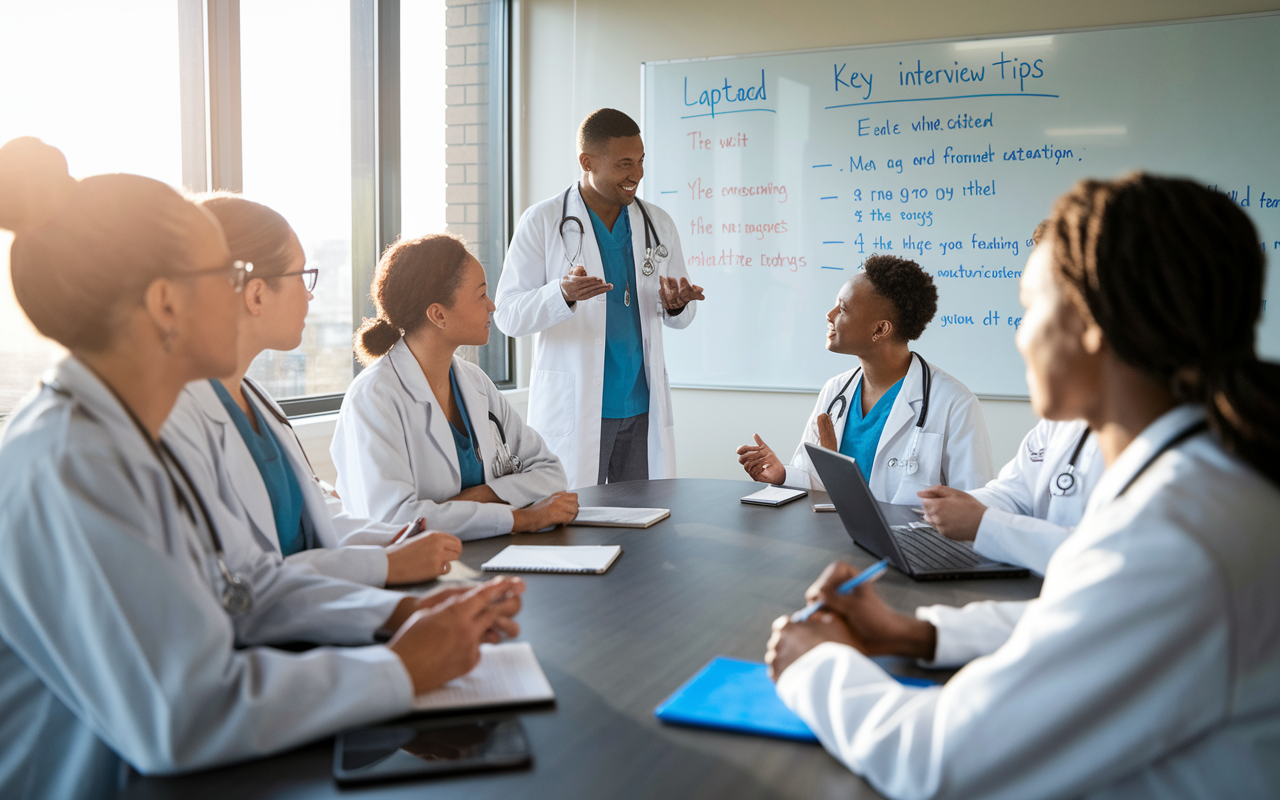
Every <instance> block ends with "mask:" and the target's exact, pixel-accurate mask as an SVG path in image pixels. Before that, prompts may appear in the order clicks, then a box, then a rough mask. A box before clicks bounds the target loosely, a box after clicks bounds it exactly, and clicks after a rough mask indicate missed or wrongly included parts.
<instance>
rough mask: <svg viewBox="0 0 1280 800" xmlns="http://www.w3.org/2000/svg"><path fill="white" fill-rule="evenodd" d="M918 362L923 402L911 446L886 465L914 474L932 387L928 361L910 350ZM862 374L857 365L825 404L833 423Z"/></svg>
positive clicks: (842, 412) (847, 410)
mask: <svg viewBox="0 0 1280 800" xmlns="http://www.w3.org/2000/svg"><path fill="white" fill-rule="evenodd" d="M911 355H912V356H914V357H915V358H916V359H917V360H919V362H920V382H921V384H922V385H923V387H924V402H922V403H921V404H920V416H919V417H918V418H917V419H916V429H915V430H914V431H912V432H911V447H910V448H909V449H908V451H907V457H906V458H903V459H898V458H890V459H889V463H888V466H890V467H902V468H903V469H905V470H906V472H907V474H908V475H915V474H916V473H917V472H918V471H919V470H920V460H919V459H918V458H916V451H917V450H919V448H920V432H921V430H922V429H923V428H924V423H925V420H926V419H928V418H929V394H930V390H931V389H932V388H933V375H932V374H931V373H930V372H929V363H928V362H927V361H925V360H924V356H922V355H920V354H919V353H916V352H914V351H913V352H912V353H911ZM861 374H862V367H858V368H857V369H855V370H854V371H853V374H852V375H850V376H849V380H847V381H845V382H844V386H842V387H841V388H840V393H839V394H837V395H836V396H835V397H834V398H832V400H831V402H830V403H828V404H827V416H828V417H831V421H832V422H833V423H835V422H838V421H839V420H840V418H841V417H843V416H844V415H845V414H847V413H848V412H849V400H848V399H847V398H846V397H845V393H846V392H848V391H849V387H850V386H852V385H853V382H854V381H855V380H857V378H858V376H859V375H861ZM836 403H839V404H840V411H839V412H838V413H836V414H832V413H831V412H832V411H833V410H834V409H835V407H836Z"/></svg>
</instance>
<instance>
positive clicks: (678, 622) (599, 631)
mask: <svg viewBox="0 0 1280 800" xmlns="http://www.w3.org/2000/svg"><path fill="white" fill-rule="evenodd" d="M756 488H758V487H757V486H756V485H754V484H751V483H747V482H743V481H724V480H702V479H677V480H662V481H647V482H634V483H620V484H613V485H610V486H597V487H591V488H589V489H584V490H581V492H580V498H581V502H582V504H583V505H614V506H636V507H639V506H654V507H661V508H669V509H671V517H670V518H669V519H667V520H664V521H662V522H660V523H658V524H657V525H654V526H653V527H652V528H649V529H648V530H626V529H615V528H579V527H567V528H563V529H559V530H556V531H552V532H549V533H542V534H526V535H523V536H519V537H514V536H500V537H497V538H494V539H485V540H482V541H475V542H468V543H466V545H465V547H464V548H463V555H462V560H463V561H464V562H465V563H466V564H468V565H470V566H472V567H475V568H479V566H480V565H481V564H482V563H484V562H485V561H486V560H488V559H489V558H490V557H491V556H492V555H494V554H495V553H497V552H498V551H499V550H501V549H502V548H504V547H506V546H507V545H509V544H512V543H513V542H516V541H518V542H519V543H522V544H620V545H622V549H623V555H622V557H621V558H620V559H619V560H618V561H617V563H615V564H614V566H613V568H612V569H611V570H610V571H609V572H608V573H607V574H605V575H599V576H596V575H537V574H529V575H525V576H524V578H525V580H526V581H528V584H529V588H528V591H527V593H526V594H525V605H524V611H523V612H522V613H521V615H520V618H519V621H520V623H521V625H522V626H523V635H522V638H524V639H526V640H528V641H529V642H532V643H533V646H534V649H535V651H536V652H537V654H538V658H539V660H540V661H541V662H542V666H543V669H544V670H545V671H546V673H547V677H548V678H549V679H550V681H551V684H552V686H554V687H555V690H556V695H557V702H556V705H555V706H554V707H552V708H546V709H540V710H532V711H524V712H521V713H520V717H521V719H522V720H523V722H524V725H525V729H526V731H527V732H528V734H529V738H530V741H531V743H532V746H533V752H534V764H533V766H532V767H531V768H529V769H526V770H518V771H514V772H509V773H496V772H495V773H482V774H475V775H465V776H457V777H446V778H436V779H431V780H428V781H418V782H408V783H399V784H386V785H383V786H377V787H370V788H366V789H360V790H351V789H346V790H339V789H338V787H337V786H336V785H335V784H334V783H333V780H332V777H331V766H332V757H333V756H332V753H333V740H332V738H328V739H324V740H322V741H320V742H317V743H315V744H313V745H310V746H307V747H303V748H300V749H297V750H294V751H291V752H288V753H284V754H282V755H278V756H274V757H271V758H265V759H260V760H258V761H253V762H249V763H246V764H241V765H237V766H232V767H227V768H223V769H217V770H210V771H208V772H203V773H199V774H195V775H190V776H185V777H180V778H148V779H144V780H141V781H139V782H137V783H135V784H133V785H131V786H130V787H129V789H128V790H126V791H125V793H124V794H123V795H122V796H124V797H128V798H182V800H193V798H200V797H215V796H216V797H219V798H225V797H242V798H252V797H284V796H288V797H337V796H339V795H341V796H343V797H348V796H355V795H358V796H361V797H364V796H366V795H368V796H377V797H388V798H390V797H410V796H419V795H429V796H430V797H433V798H467V799H468V800H478V799H479V798H504V800H509V799H511V798H549V797H556V798H603V797H609V798H621V797H660V798H663V799H664V800H670V799H672V798H682V797H733V798H773V797H778V798H782V797H804V798H825V797H832V798H834V797H840V798H858V797H877V796H878V795H876V793H875V792H874V791H873V790H872V789H871V788H870V787H869V786H868V785H867V784H866V783H865V782H863V781H862V780H861V779H860V778H858V777H856V776H854V775H852V774H851V773H849V772H848V771H847V770H846V769H845V768H844V767H843V766H841V765H840V763H839V762H837V761H836V760H835V759H833V758H831V757H830V756H828V755H827V754H826V753H825V752H824V751H823V750H822V748H821V747H819V746H818V745H811V744H798V743H792V742H784V741H776V740H772V739H764V738H757V737H751V736H742V735H736V734H729V733H719V732H714V731H707V730H694V729H687V728H677V727H671V726H667V725H664V724H662V723H660V722H658V721H657V720H656V719H654V717H653V709H654V708H655V707H656V706H657V705H658V704H659V703H660V702H661V701H662V700H663V699H665V698H666V697H667V696H668V695H669V694H671V692H673V691H674V690H675V689H676V688H677V687H679V686H680V685H681V684H682V683H683V682H684V681H686V680H687V679H688V678H689V677H690V676H692V675H693V674H694V673H695V672H696V671H697V670H698V669H699V668H701V667H702V666H703V665H704V664H706V663H707V662H708V661H709V660H711V659H712V658H713V657H715V656H717V655H726V656H735V657H738V658H748V659H754V660H762V659H763V658H764V650H765V642H766V641H767V639H768V636H769V625H770V623H771V622H772V621H773V620H774V619H775V618H776V617H778V616H780V615H782V614H785V613H789V612H790V611H793V610H795V609H796V608H799V607H800V606H802V605H803V604H804V599H803V594H804V589H805V587H806V586H808V585H809V583H810V582H812V581H813V579H814V578H815V577H817V575H818V573H819V572H820V571H821V570H822V568H823V567H824V566H825V565H826V564H827V563H829V562H830V561H832V560H835V559H844V560H847V561H849V562H850V563H852V564H854V565H855V566H859V567H865V566H867V565H869V564H871V563H872V562H873V561H875V559H874V557H873V556H871V555H870V554H869V553H867V552H865V551H863V550H861V549H860V548H858V547H857V546H856V545H854V544H853V543H852V541H850V539H849V538H848V536H847V535H846V534H845V532H844V528H843V526H841V524H840V520H839V518H838V517H837V516H836V515H835V514H830V513H823V514H818V513H814V511H813V510H812V503H813V502H815V501H818V502H825V501H826V500H827V498H826V496H825V495H822V494H819V493H811V495H810V496H809V497H807V498H802V499H800V500H797V501H794V502H792V503H790V504H788V505H786V506H783V507H781V508H768V507H762V506H752V505H746V504H743V503H740V502H739V498H740V497H742V496H743V495H746V494H749V493H750V492H752V491H754V490H755V489H756ZM877 588H878V590H879V591H880V592H881V594H882V596H883V597H884V598H885V599H886V600H887V601H888V602H889V603H890V604H891V605H893V606H895V607H897V608H899V609H902V610H904V611H909V610H911V609H913V608H915V607H916V606H918V605H928V604H933V603H948V604H952V605H959V604H963V603H967V602H969V601H972V600H981V599H1002V600H1015V599H1028V598H1031V597H1035V596H1036V595H1037V594H1038V593H1039V591H1040V581H1039V580H1038V579H1035V578H1027V579H1020V580H985V581H976V580H975V581H947V582H936V583H917V582H915V581H912V580H911V579H910V578H908V577H906V576H905V575H902V574H901V573H898V572H897V571H894V570H890V571H889V573H887V574H886V575H885V576H884V577H883V578H882V579H881V580H880V581H879V583H878V584H877ZM891 669H892V671H894V672H897V673H898V674H915V675H929V674H930V673H927V672H925V671H923V670H919V669H917V668H916V667H914V665H912V664H910V663H907V662H895V663H893V664H892V665H891ZM932 676H933V677H937V673H933V674H932Z"/></svg>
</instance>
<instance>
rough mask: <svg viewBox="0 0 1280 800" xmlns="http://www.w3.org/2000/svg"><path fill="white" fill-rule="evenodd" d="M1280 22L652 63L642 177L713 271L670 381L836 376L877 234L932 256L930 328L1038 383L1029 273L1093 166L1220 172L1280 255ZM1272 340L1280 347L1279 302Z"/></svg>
mask: <svg viewBox="0 0 1280 800" xmlns="http://www.w3.org/2000/svg"><path fill="white" fill-rule="evenodd" d="M1277 42H1280V16H1277V15H1267V14H1264V15H1250V16H1248V17H1232V18H1217V19H1209V20H1197V21H1193V22H1185V23H1170V24H1163V25H1154V26H1141V27H1123V28H1106V29H1096V30H1083V31H1069V32H1052V33H1040V34H1029V35H1019V36H1016V37H1006V38H991V39H977V40H965V41H931V42H917V43H909V44H893V45H878V46H868V47H855V48H847V49H834V50H822V51H807V52H793V53H778V54H767V55H753V56H733V57H725V58H716V59H700V60H688V61H670V62H651V63H646V64H644V65H643V68H642V78H643V98H644V110H643V130H644V137H645V147H646V151H647V152H646V159H645V168H646V177H645V180H644V182H643V184H642V193H643V194H642V196H643V197H644V199H645V200H647V201H649V202H651V203H654V204H657V205H659V206H661V207H662V208H664V209H666V210H667V211H668V212H669V213H670V214H671V215H672V217H673V219H674V220H675V222H676V225H677V228H678V229H679V231H680V240H681V245H682V247H683V251H684V257H685V261H686V264H687V265H688V268H689V273H690V275H691V276H692V278H693V280H694V281H695V282H696V283H699V284H701V285H703V286H704V287H705V288H706V295H707V300H706V302H704V303H700V304H699V308H698V318H697V320H696V321H695V323H694V324H693V325H690V326H689V327H688V328H686V329H684V330H680V331H671V332H669V333H668V334H667V336H668V346H667V348H666V349H667V354H666V359H667V369H668V372H669V374H670V378H671V382H672V384H673V385H676V386H687V387H711V388H757V389H768V390H780V391H788V390H791V391H815V390H817V389H819V388H820V387H821V386H822V384H823V383H824V382H825V381H826V380H827V379H828V378H830V377H831V376H832V375H834V374H836V373H838V372H840V371H842V370H844V369H847V368H848V367H849V366H850V360H849V359H848V358H846V357H841V356H836V355H833V354H831V353H828V352H827V351H826V350H825V333H826V320H825V315H826V313H827V311H828V310H829V309H830V308H831V306H832V305H833V303H834V299H835V296H836V293H837V292H838V290H839V288H840V286H841V285H842V284H843V283H844V282H845V281H846V280H848V279H849V278H850V277H851V276H852V275H854V274H855V273H856V271H857V270H858V269H859V268H860V265H861V263H862V261H863V260H864V259H865V258H866V257H867V256H868V255H870V254H872V253H877V252H879V253H892V254H895V255H899V256H904V257H908V258H913V259H914V260H916V261H917V262H918V263H920V265H921V266H922V267H924V268H925V269H926V270H927V271H928V272H929V273H931V274H932V275H933V276H934V283H935V285H936V286H937V287H938V295H939V298H938V313H937V315H936V316H935V317H934V320H933V322H932V323H931V324H930V325H929V328H928V329H927V330H926V332H925V334H924V336H922V337H921V338H920V340H919V341H918V342H917V343H916V345H915V349H917V350H919V351H920V352H921V353H922V354H923V355H924V356H925V357H926V358H927V359H928V360H929V361H931V362H933V363H934V364H936V365H938V366H939V367H941V368H942V369H944V370H946V371H947V372H950V373H951V374H953V375H955V376H956V377H957V378H959V379H960V380H961V381H963V382H964V383H965V384H966V385H967V386H969V388H970V389H971V390H972V391H973V392H975V393H976V394H979V395H983V396H996V397H1001V396H1003V397H1025V396H1026V395H1027V386H1026V380H1025V377H1024V368H1023V364H1022V360H1021V359H1020V358H1019V356H1018V353H1017V350H1016V349H1015V347H1014V343H1013V337H1014V333H1015V331H1016V328H1017V326H1018V324H1019V323H1020V320H1021V307H1020V305H1019V304H1018V290H1017V287H1018V277H1019V276H1020V274H1021V271H1022V269H1023V265H1024V264H1025V262H1026V259H1027V255H1028V251H1029V249H1030V242H1031V232H1032V230H1033V229H1034V228H1035V225H1036V223H1038V222H1039V221H1040V220H1041V219H1042V218H1043V217H1045V216H1046V215H1047V213H1048V211H1049V208H1050V206H1051V205H1052V203H1053V201H1054V199H1055V198H1056V197H1057V196H1058V195H1060V194H1061V193H1062V192H1064V191H1066V190H1067V189H1068V188H1069V187H1070V186H1071V184H1072V183H1073V182H1074V181H1075V180H1077V179H1078V178H1082V177H1086V176H1097V177H1113V176H1117V175H1119V174H1121V173H1123V172H1126V171H1128V170H1132V169H1143V170H1148V171H1151V172H1156V173H1163V174H1176V175H1184V176H1188V177H1192V178H1194V179H1196V180H1198V181H1201V182H1203V183H1204V184H1206V185H1213V186H1216V187H1218V188H1219V189H1221V190H1222V191H1224V192H1227V193H1228V194H1230V195H1231V196H1233V197H1234V198H1235V199H1236V201H1237V202H1238V203H1239V204H1240V205H1241V206H1242V207H1243V208H1245V209H1246V210H1247V212H1248V213H1249V215H1250V216H1251V217H1252V219H1253V221H1254V224H1255V225H1257V227H1258V229H1259V232H1260V233H1261V239H1262V246H1263V247H1264V248H1265V250H1266V254H1267V255H1268V257H1269V258H1270V259H1271V260H1272V261H1274V256H1273V252H1272V251H1273V250H1276V249H1278V248H1280V151H1278V148H1277V145H1278V144H1280V58H1277V57H1276V55H1275V51H1276V43H1277ZM1269 269H1271V270H1274V267H1269ZM1272 274H1274V273H1272ZM1276 284H1277V281H1275V280H1269V281H1268V288H1267V299H1268V305H1269V304H1270V302H1275V301H1277V300H1280V297H1278V296H1277V295H1278V294H1280V287H1277V285H1276ZM1259 349H1260V351H1261V352H1262V353H1263V355H1264V356H1266V357H1268V358H1276V357H1277V356H1280V314H1273V315H1271V316H1270V317H1264V322H1263V324H1262V326H1261V329H1260V331H1259Z"/></svg>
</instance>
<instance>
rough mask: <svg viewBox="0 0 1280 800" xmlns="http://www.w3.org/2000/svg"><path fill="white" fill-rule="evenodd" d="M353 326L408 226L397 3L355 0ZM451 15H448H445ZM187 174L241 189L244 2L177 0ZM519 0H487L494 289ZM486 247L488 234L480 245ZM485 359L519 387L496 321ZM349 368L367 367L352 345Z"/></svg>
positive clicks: (321, 409) (505, 200) (506, 209)
mask: <svg viewBox="0 0 1280 800" xmlns="http://www.w3.org/2000/svg"><path fill="white" fill-rule="evenodd" d="M349 5H350V11H351V169H352V173H351V206H352V208H351V215H352V220H351V290H352V291H351V296H352V309H351V311H352V335H353V336H354V334H355V331H356V330H357V329H358V328H359V326H360V323H361V321H362V319H363V318H365V317H371V316H373V315H374V310H373V303H372V300H371V298H370V297H369V285H370V283H371V282H372V280H373V274H374V270H375V268H376V266H377V263H378V258H379V256H380V255H381V254H382V252H383V251H384V250H385V249H386V248H387V246H389V245H390V244H391V243H392V242H394V241H395V240H396V238H397V237H398V236H399V235H400V232H401V216H400V214H401V199H400V186H401V152H400V0H350V2H349ZM442 24H443V21H442ZM178 27H179V31H178V35H179V62H180V63H179V81H180V86H181V109H182V165H183V169H182V176H183V184H184V187H185V188H186V189H187V190H188V191H191V192H204V191H208V190H211V189H212V190H217V189H226V190H230V191H236V192H239V191H242V189H243V157H242V127H241V114H240V80H241V75H240V0H178ZM510 30H511V2H510V0H489V42H488V44H489V48H488V52H489V68H488V75H489V104H488V105H489V118H488V123H489V125H488V131H489V135H488V163H489V172H488V181H487V184H488V185H487V190H488V191H487V201H486V203H487V206H488V207H487V209H486V212H487V214H488V228H487V235H486V236H485V242H484V243H483V244H484V245H485V247H486V248H487V249H488V252H489V253H490V254H491V255H490V258H489V259H488V261H489V263H487V264H485V272H486V273H487V274H488V279H489V283H490V285H492V286H496V285H497V282H498V277H499V275H501V272H502V259H503V257H504V256H505V253H506V248H507V244H508V243H509V242H510V237H511V228H512V221H513V216H512V196H511V180H510V175H511V113H510V108H511V37H510ZM477 244H479V243H477ZM479 355H480V359H479V360H480V366H481V367H482V368H483V369H484V370H485V373H486V374H488V375H489V376H490V378H492V379H493V380H494V383H495V384H496V385H497V386H498V388H500V389H514V388H515V387H516V364H515V340H514V339H512V338H509V337H507V336H506V335H505V334H502V333H501V332H500V331H497V330H496V329H495V331H494V335H493V338H492V339H491V340H490V343H489V344H487V345H485V346H484V347H482V348H480V354H479ZM351 365H352V376H353V377H354V376H355V375H358V374H359V372H360V369H361V366H360V364H359V362H358V361H356V359H355V357H354V354H353V355H352V360H351ZM344 396H345V393H336V394H320V395H303V396H299V397H289V398H282V399H280V400H279V403H280V405H281V407H282V408H283V409H284V410H285V413H286V414H287V415H288V416H289V417H290V418H294V417H305V416H314V415H317V414H325V413H331V412H334V411H337V410H338V409H339V408H340V407H341V406H342V399H343V397H344Z"/></svg>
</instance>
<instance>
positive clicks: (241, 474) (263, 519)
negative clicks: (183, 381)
mask: <svg viewBox="0 0 1280 800" xmlns="http://www.w3.org/2000/svg"><path fill="white" fill-rule="evenodd" d="M187 391H190V392H191V393H192V395H193V396H195V398H196V399H197V400H198V401H199V406H200V411H201V413H203V414H204V415H205V416H206V417H207V418H208V419H209V420H210V421H211V422H213V423H214V424H215V428H216V429H217V430H220V431H221V442H220V444H221V447H222V462H223V464H224V465H225V471H226V474H227V481H228V483H229V484H230V488H231V492H232V494H233V495H234V496H235V499H236V500H238V501H239V505H240V507H241V508H243V509H244V510H245V514H246V516H247V517H248V518H249V525H250V526H251V527H252V528H253V532H254V534H255V535H257V536H258V538H259V540H261V541H262V542H266V543H268V544H269V546H270V547H271V548H273V549H274V550H275V551H276V552H277V553H278V552H280V540H279V537H278V536H277V535H276V517H275V513H274V512H273V511H272V508H271V495H269V494H267V486H266V484H265V483H264V482H263V480H262V473H261V472H259V471H258V465H257V463H255V462H254V460H253V454H252V453H250V452H249V446H248V445H247V444H245V441H244V439H243V438H242V437H241V436H240V430H239V429H238V428H236V425H235V422H234V421H233V420H232V419H231V414H230V413H229V412H228V411H227V409H226V407H225V406H224V405H222V400H221V399H220V398H219V397H218V393H217V392H216V391H214V388H213V386H212V385H210V383H209V382H208V381H198V382H196V383H193V384H190V385H189V386H188V387H187Z"/></svg>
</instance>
